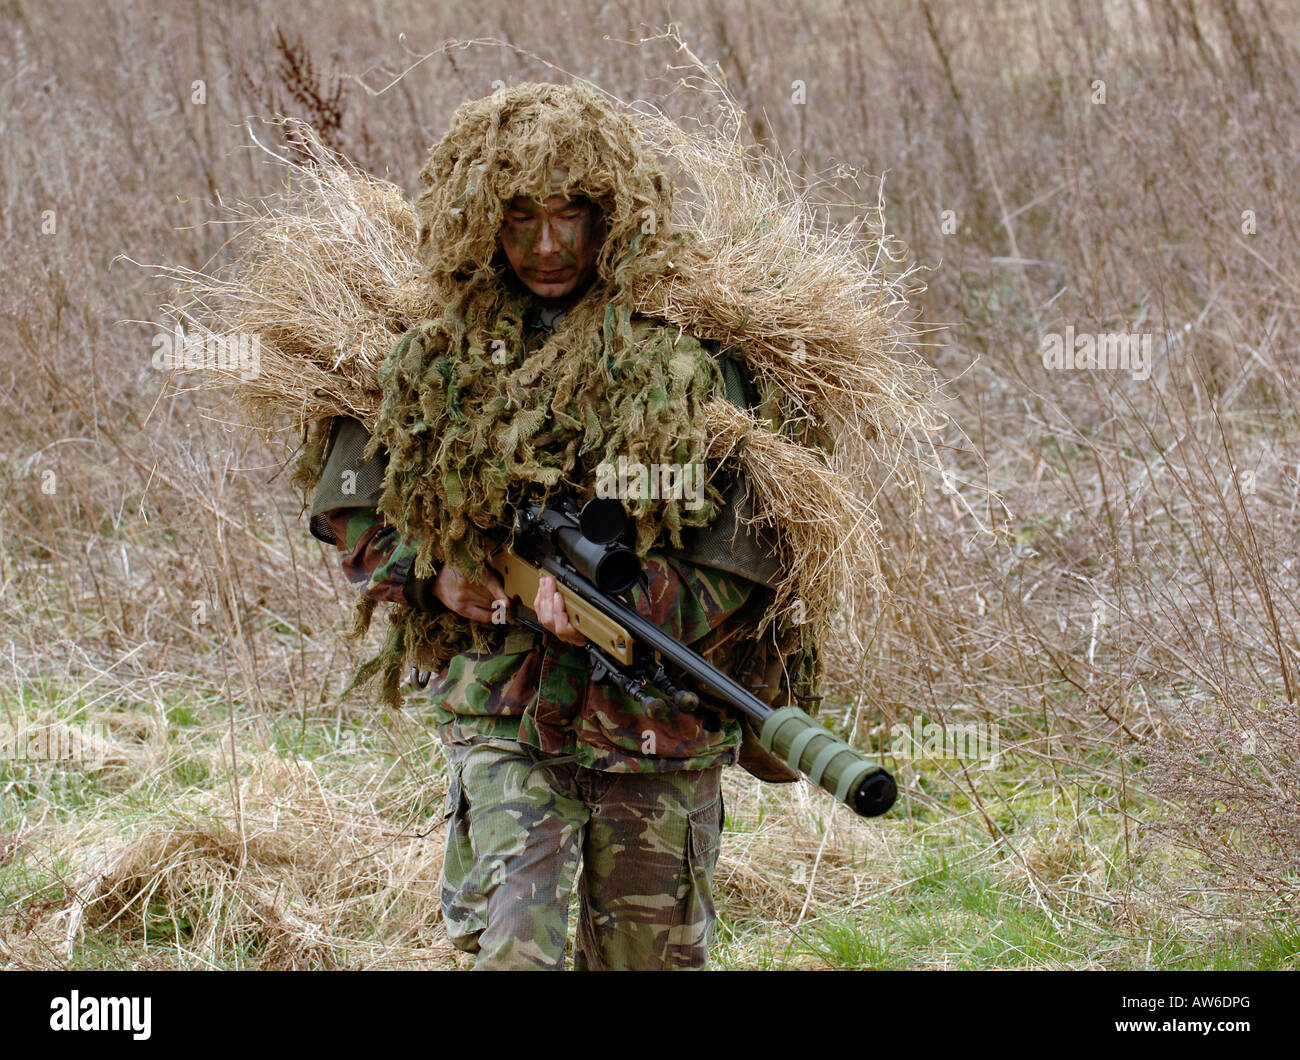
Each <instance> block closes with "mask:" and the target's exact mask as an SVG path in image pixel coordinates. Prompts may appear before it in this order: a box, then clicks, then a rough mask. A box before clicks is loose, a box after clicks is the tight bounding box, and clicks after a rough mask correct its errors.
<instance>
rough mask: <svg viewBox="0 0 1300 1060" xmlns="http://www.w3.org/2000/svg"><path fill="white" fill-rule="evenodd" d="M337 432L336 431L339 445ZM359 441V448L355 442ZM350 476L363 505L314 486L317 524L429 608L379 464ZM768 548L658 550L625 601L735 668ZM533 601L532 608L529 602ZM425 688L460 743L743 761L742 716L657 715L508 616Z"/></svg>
mask: <svg viewBox="0 0 1300 1060" xmlns="http://www.w3.org/2000/svg"><path fill="white" fill-rule="evenodd" d="M547 323H548V322H540V323H537V324H535V325H534V328H535V329H536V330H535V331H534V336H535V337H540V336H541V334H542V333H543V331H544V330H545V328H546V324H547ZM733 386H734V387H735V397H742V396H744V395H743V394H742V392H741V390H740V386H741V384H740V383H739V382H738V381H737V380H735V379H733V378H728V391H729V393H732V392H733ZM735 397H733V400H735ZM348 422H349V423H352V424H353V425H354V427H353V434H354V435H355V433H356V431H359V430H360V426H359V425H357V424H355V421H348ZM337 440H338V436H337V431H336V437H335V438H334V439H332V440H331V447H332V449H333V447H334V443H335V441H337ZM340 448H345V447H344V446H340ZM351 448H352V449H353V450H354V451H355V452H358V453H359V451H360V450H359V447H358V446H357V445H356V443H355V441H354V442H353V443H352V446H351ZM343 473H344V474H348V473H351V474H352V483H351V485H352V489H353V490H355V495H356V499H357V501H358V502H359V503H358V505H357V506H355V507H337V508H324V510H322V504H321V503H320V491H319V490H318V501H317V504H316V505H314V507H313V519H312V532H313V533H314V534H315V535H316V536H317V537H319V538H320V539H321V540H323V541H327V542H330V543H333V544H334V545H336V546H337V547H338V548H339V549H340V550H341V551H342V552H343V558H342V567H343V571H344V573H345V575H346V576H347V578H348V579H349V581H351V582H352V583H354V584H356V585H357V586H358V587H359V588H360V589H361V591H362V592H364V593H366V594H367V595H369V596H372V597H374V598H375V599H377V600H381V601H396V602H405V603H407V604H410V605H411V606H415V607H421V608H423V609H425V610H428V611H436V610H439V609H442V608H443V606H444V605H443V604H442V603H441V601H439V600H438V599H437V598H436V597H435V596H434V595H433V592H432V581H433V579H431V578H430V579H417V578H414V577H413V576H412V574H411V569H412V566H413V563H414V559H415V553H416V546H415V544H414V543H413V542H411V541H410V540H407V539H404V538H403V537H402V536H401V535H400V534H399V533H398V532H397V531H396V530H395V529H394V528H392V527H390V526H388V525H387V524H386V523H385V522H384V520H383V518H382V516H380V515H379V514H378V513H377V511H376V510H375V507H374V504H373V502H374V500H375V499H377V490H376V488H375V484H376V483H378V482H379V481H380V480H381V479H382V467H381V468H380V469H379V470H378V471H377V470H376V469H375V467H374V466H373V462H372V466H370V467H366V466H365V465H364V464H363V462H361V461H360V460H359V458H358V460H357V463H356V465H355V471H354V472H348V471H345V472H343ZM328 474H329V465H327V475H328ZM367 483H369V486H367ZM358 485H360V488H358ZM348 492H352V491H351V490H350V491H348ZM732 496H735V494H734V493H733V494H732ZM367 502H369V503H368V504H367ZM733 518H734V514H733ZM715 536H716V535H715ZM742 536H743V535H742ZM763 548H764V543H762V542H760V543H758V544H757V545H756V544H755V542H754V540H753V539H752V538H751V539H749V540H748V541H740V543H739V545H738V547H737V549H736V551H737V553H738V555H739V556H740V561H739V562H731V559H732V557H731V556H728V555H725V554H723V553H725V552H726V551H727V550H726V549H725V548H724V549H719V548H718V546H717V544H716V541H715V542H714V543H713V545H712V547H711V548H710V547H704V548H701V549H699V550H697V551H696V552H694V553H692V552H690V551H689V550H687V551H685V552H682V551H675V552H673V553H671V554H670V553H669V551H667V550H653V549H652V550H651V551H650V553H649V554H648V556H647V561H646V573H647V575H648V579H649V583H648V591H643V590H642V589H641V588H634V589H633V590H632V591H631V592H630V594H629V599H630V600H631V601H632V603H633V604H634V606H635V607H636V608H637V610H638V611H639V612H640V613H641V614H642V615H645V616H646V617H647V618H649V619H650V620H651V621H653V622H654V623H655V624H656V625H657V626H659V627H660V628H661V629H663V630H664V631H665V632H667V633H669V634H671V635H672V636H674V637H676V638H677V639H678V640H680V641H681V642H682V643H684V644H688V645H691V646H693V647H695V648H696V650H697V651H700V652H701V654H703V655H704V656H705V658H707V659H708V661H709V662H711V663H712V664H713V665H715V666H717V667H719V668H720V669H723V670H724V671H727V672H732V671H733V670H734V668H735V665H736V664H737V663H738V661H739V659H740V657H741V656H742V655H743V654H744V650H745V647H746V645H744V644H743V643H740V640H741V638H739V637H737V636H736V635H735V631H734V630H733V631H731V633H730V635H729V633H728V630H727V629H726V628H724V624H725V623H726V620H727V619H728V618H730V617H731V616H733V615H736V614H737V612H739V611H740V610H741V609H742V608H743V607H745V605H746V604H747V603H751V597H753V598H754V600H753V601H752V602H753V603H754V604H757V603H758V602H759V601H758V599H757V597H758V596H759V594H761V592H762V589H761V588H760V585H761V584H762V583H764V582H768V581H769V579H770V578H771V577H772V575H773V567H772V566H771V565H767V564H765V563H764V562H763V561H762V560H763V559H764V558H766V559H770V557H761V554H762V551H763ZM685 556H695V557H697V558H704V559H706V560H707V561H708V564H709V565H703V564H700V563H695V562H689V561H688V560H687V559H686V558H684V557H685ZM722 568H730V570H728V569H722ZM738 571H745V572H746V573H747V574H748V577H745V576H741V575H740V574H739V573H738ZM756 583H758V584H756ZM525 603H526V604H528V605H530V606H531V603H532V602H531V601H525ZM751 610H752V608H751ZM749 647H750V648H751V649H752V647H753V645H752V644H751V645H749ZM733 676H735V674H734V673H733ZM429 694H430V697H431V703H432V705H433V707H434V710H435V717H436V720H437V721H438V722H439V724H440V725H442V726H443V727H444V728H443V731H444V734H445V736H446V738H448V739H450V740H452V741H453V742H463V741H464V740H466V739H468V738H470V737H473V736H480V737H484V736H485V737H497V738H502V737H504V738H507V739H511V740H518V741H520V742H521V743H524V744H526V745H528V746H531V747H535V748H537V749H538V750H540V751H542V752H544V753H547V754H556V755H566V756H572V757H573V760H574V761H575V762H577V763H578V764H580V765H584V766H587V767H588V768H592V769H598V770H605V771H609V772H663V771H670V770H683V769H705V768H708V767H710V766H714V765H720V764H730V763H731V762H734V761H736V759H737V754H738V747H739V745H740V743H741V738H742V729H741V726H740V723H739V722H738V721H736V720H735V719H734V718H732V717H730V716H727V715H725V714H723V713H722V712H718V711H714V710H711V709H709V708H708V707H705V706H702V707H701V708H700V709H699V711H697V712H694V713H685V712H681V711H677V710H673V711H670V712H668V713H667V714H665V715H664V716H655V717H652V716H650V715H649V714H648V713H647V710H646V708H645V707H644V706H643V705H642V704H641V703H640V702H638V701H637V700H636V699H634V698H633V697H631V696H628V695H627V694H625V693H624V692H622V691H621V690H620V689H618V688H615V687H614V686H612V685H610V684H607V683H603V682H600V683H598V682H593V681H592V680H591V669H590V661H589V659H588V656H587V653H586V651H585V649H583V648H581V647H575V646H573V645H568V644H565V643H563V642H562V641H560V640H559V639H558V638H556V637H552V636H543V635H542V634H539V633H537V632H535V631H533V630H530V629H528V628H527V627H525V626H522V625H519V624H515V623H509V622H508V623H505V624H503V625H502V626H501V627H500V634H499V637H498V640H497V643H496V644H495V645H494V647H493V649H492V650H491V651H489V652H486V653H470V652H467V653H463V654H461V655H458V656H456V657H455V658H454V659H452V660H451V662H450V663H449V664H448V667H447V670H446V672H445V673H442V674H439V675H437V676H436V677H435V679H434V680H433V681H432V682H431V684H430V686H429Z"/></svg>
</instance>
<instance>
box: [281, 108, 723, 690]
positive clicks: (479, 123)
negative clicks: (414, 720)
mask: <svg viewBox="0 0 1300 1060" xmlns="http://www.w3.org/2000/svg"><path fill="white" fill-rule="evenodd" d="M557 175H558V177H559V179H556V176H557ZM420 177H421V180H422V182H423V183H424V185H425V188H426V190H425V192H424V194H423V195H421V197H420V199H419V201H418V203H417V210H418V212H419V217H420V229H419V244H418V252H419V256H420V259H421V261H422V262H423V269H422V273H421V278H422V279H423V280H424V282H425V283H426V284H427V285H428V286H429V287H430V289H432V290H434V291H436V292H438V293H439V296H440V297H439V300H440V302H441V303H442V304H443V305H444V306H445V308H444V310H443V312H442V314H441V315H440V316H439V317H438V318H437V319H433V320H424V321H421V322H419V323H417V324H416V325H415V326H413V327H412V328H411V329H410V330H409V331H408V332H407V333H406V334H405V335H404V336H403V338H402V339H401V341H400V342H399V343H398V344H397V346H396V348H395V349H394V350H393V352H392V354H391V356H390V357H389V358H388V359H387V361H386V362H385V363H384V365H383V366H382V367H381V369H380V372H379V378H380V383H381V385H382V386H383V390H384V398H383V403H382V405H381V406H380V409H379V415H378V417H377V420H376V423H375V428H374V431H373V438H372V441H371V447H370V450H369V452H368V454H367V455H373V453H374V452H375V451H377V450H378V449H379V447H381V446H382V447H383V448H384V449H386V450H387V453H388V470H387V474H386V477H385V480H384V492H383V496H382V498H381V500H380V503H379V510H380V511H381V513H382V514H383V515H384V516H385V518H386V519H387V520H388V521H389V523H390V524H392V525H393V526H395V527H397V529H398V530H399V531H401V532H402V533H403V534H404V535H407V536H409V537H411V538H413V539H416V540H419V541H420V542H421V545H420V551H419V554H418V557H417V559H416V569H415V574H416V575H417V576H420V577H423V576H427V575H428V574H430V573H431V571H432V570H433V568H434V565H435V564H436V565H442V564H450V565H452V566H454V567H456V568H457V569H459V570H460V571H462V572H463V573H464V574H465V575H466V576H467V577H468V578H469V579H470V580H471V581H478V580H480V579H481V577H482V574H483V571H484V566H483V564H484V561H485V559H486V556H487V554H488V552H489V551H490V550H491V548H492V547H493V544H494V542H493V541H492V540H491V539H490V538H488V537H486V536H485V535H484V533H483V531H484V530H488V529H492V528H497V527H500V526H502V525H503V524H504V525H508V523H509V521H510V512H511V511H512V507H511V506H512V505H513V504H520V503H524V502H526V501H532V500H537V501H545V500H547V499H548V498H550V497H551V496H553V495H554V494H555V493H557V492H558V491H561V490H562V491H565V492H568V493H570V494H571V495H573V496H575V497H576V498H577V499H578V500H579V501H580V502H581V501H585V500H587V499H589V498H591V497H592V496H594V495H595V490H596V483H597V480H598V477H599V473H600V472H599V468H600V465H602V464H603V465H606V466H608V465H613V464H615V463H616V462H617V461H618V460H619V458H620V457H621V458H623V459H625V460H626V462H627V464H628V465H631V464H635V463H637V462H640V463H641V464H643V465H645V466H650V465H655V464H657V465H661V466H662V465H669V464H672V465H676V466H677V467H679V468H684V467H688V466H694V467H698V468H704V467H705V465H706V459H707V457H708V448H709V441H708V437H707V435H706V432H705V423H706V417H705V406H706V405H707V403H708V402H709V401H710V400H713V399H718V398H721V399H723V400H725V399H726V383H725V380H724V378H723V374H722V371H721V368H720V367H719V364H718V362H716V361H715V360H714V358H713V357H712V356H710V354H709V353H708V351H706V350H705V349H704V348H703V347H702V346H701V344H700V343H699V342H698V341H696V340H695V339H693V338H691V337H690V336H688V335H685V334H684V333H683V332H682V331H681V330H680V329H678V328H675V327H672V326H671V325H666V324H663V323H662V322H659V321H652V320H648V319H646V318H644V317H640V316H638V315H637V313H636V306H635V302H634V297H633V291H634V289H635V287H636V285H637V284H644V283H645V282H646V281H647V280H649V279H652V278H655V277H658V276H661V275H664V274H667V273H671V272H672V271H673V270H674V269H675V268H676V265H675V263H674V260H673V259H674V256H676V257H677V258H679V259H680V258H681V257H682V254H683V251H684V245H683V244H684V243H685V241H686V239H687V238H688V237H687V236H686V234H685V233H682V232H679V231H677V230H675V229H674V228H673V226H672V223H671V216H672V190H671V182H670V181H669V179H668V176H667V174H666V173H665V172H664V171H663V169H662V168H661V167H660V166H659V165H658V164H657V163H656V162H654V160H653V159H652V158H650V157H649V156H648V155H647V154H646V153H645V152H644V150H643V149H642V148H641V146H640V144H639V142H638V136H637V132H636V129H635V127H634V126H633V124H632V122H631V120H630V119H629V118H628V117H627V116H626V115H624V114H622V113H620V112H618V111H616V110H615V109H614V108H613V107H612V106H611V105H610V104H609V103H607V102H606V101H605V100H604V99H603V98H602V97H601V96H600V95H598V94H597V93H595V92H593V91H591V90H588V89H583V88H581V87H578V86H565V87H562V86H558V85H545V84H541V85H539V84H528V85H523V86H520V87H518V88H515V89H513V90H511V91H509V92H505V93H501V94H498V95H497V96H494V97H489V98H486V99H480V100H474V101H471V102H469V103H466V104H464V105H463V106H461V107H460V108H459V109H458V110H457V112H456V114H455V116H454V117H453V119H452V124H451V130H450V131H449V132H448V133H447V135H446V136H445V137H444V138H443V139H442V141H440V142H439V143H438V144H437V145H436V146H435V147H434V148H433V151H432V152H431V154H430V157H429V160H428V163H427V164H426V165H425V167H424V169H423V171H422V172H421V174H420ZM556 194H561V195H565V196H578V195H582V196H586V197H587V198H588V199H589V200H591V201H592V202H593V203H595V204H596V205H597V206H598V207H599V208H600V209H601V210H602V212H603V214H604V217H605V227H606V233H607V234H606V236H605V239H604V242H603V244H602V246H601V249H600V253H599V257H598V259H597V264H596V277H595V279H594V280H593V281H592V284H591V286H590V287H589V288H588V289H587V291H586V293H585V294H584V295H583V296H582V298H581V299H580V300H579V301H578V302H577V303H576V304H575V305H574V306H572V307H571V308H570V309H569V311H568V313H567V314H566V315H565V317H564V319H563V320H562V321H561V322H560V324H559V326H558V327H557V328H556V329H555V330H554V331H553V332H552V333H551V334H550V336H549V337H548V338H547V340H546V341H545V343H544V344H542V345H541V347H540V348H539V349H537V350H535V351H533V352H529V351H528V350H526V348H525V341H524V327H525V318H526V316H527V314H528V312H529V310H530V309H531V308H532V307H534V306H535V305H536V303H537V299H536V297H535V296H534V295H533V294H532V293H531V292H530V291H529V290H528V289H527V288H526V287H524V286H523V285H522V284H521V283H519V282H518V280H517V279H516V278H515V276H514V273H513V270H512V269H511V267H510V265H509V263H508V262H507V261H506V259H505V255H504V252H503V251H502V249H501V246H500V241H499V238H498V232H499V231H500V229H501V225H502V221H503V219H504V215H505V209H506V204H507V203H508V202H509V201H510V200H511V199H512V198H514V197H515V196H525V197H531V198H535V199H538V200H542V199H546V198H547V197H548V196H549V195H556ZM307 459H308V460H314V459H315V455H314V453H313V454H312V455H311V456H310V457H308V458H307ZM710 463H711V464H714V465H716V462H710ZM713 470H717V469H716V467H714V468H713ZM299 471H300V480H301V481H303V482H304V483H307V482H310V481H311V480H312V479H313V478H315V477H317V473H316V470H315V468H314V467H312V466H311V464H310V463H307V462H304V463H302V464H301V465H300V468H299ZM710 477H712V476H710ZM721 501H722V494H721V492H720V491H719V490H717V489H716V488H710V490H709V496H708V498H707V499H706V501H705V503H703V504H700V505H699V506H698V507H695V508H694V510H692V508H691V507H688V503H689V502H688V498H685V497H676V498H668V499H648V498H643V499H633V500H630V501H628V502H627V506H628V508H629V514H630V515H631V517H632V519H633V521H634V525H635V544H634V547H635V550H636V552H637V554H638V555H640V556H641V557H643V558H644V557H645V555H646V553H647V552H648V551H649V549H650V548H651V546H652V545H655V544H656V543H663V544H671V546H672V547H674V548H677V549H681V548H682V546H683V541H682V530H683V529H684V528H689V527H705V526H708V525H710V524H711V523H713V522H714V521H715V519H716V517H717V515H718V514H719V510H720V508H719V506H720V503H721ZM692 507H694V506H693V505H692ZM357 606H358V614H357V624H356V630H357V631H358V632H359V631H361V630H364V629H365V628H366V626H367V624H368V621H369V617H370V613H371V611H372V610H373V607H374V601H373V600H368V599H365V598H362V599H361V601H360V602H359V603H358V605H357ZM390 620H391V623H392V625H391V628H390V630H389V634H388V639H387V642H386V643H385V645H384V649H383V651H382V653H381V655H380V656H379V657H377V658H376V659H375V660H372V662H371V663H370V664H368V666H367V669H366V670H365V671H363V676H369V673H370V672H373V671H374V670H375V669H382V670H383V672H384V680H383V682H382V683H383V686H384V691H385V698H395V693H396V685H397V682H398V681H399V680H400V678H401V676H402V674H403V672H404V671H405V668H406V667H407V666H408V665H409V663H412V662H414V663H416V664H417V665H419V666H421V667H422V668H425V669H429V670H433V671H441V670H443V669H445V667H446V664H447V663H448V662H449V661H450V659H451V658H452V657H454V656H456V655H458V654H460V653H462V652H464V651H470V650H476V651H485V650H487V649H488V648H489V646H490V645H491V644H492V642H493V641H494V639H495V638H496V636H497V635H498V634H499V630H496V629H493V628H492V627H491V626H488V625H485V624H483V623H480V622H474V621H472V620H470V619H467V618H464V617H463V616H461V615H458V614H455V613H453V612H443V613H441V614H438V615H429V614H427V613H425V612H424V611H422V610H420V609H417V608H412V607H408V606H404V605H396V606H395V608H394V610H393V612H391V613H390Z"/></svg>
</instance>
